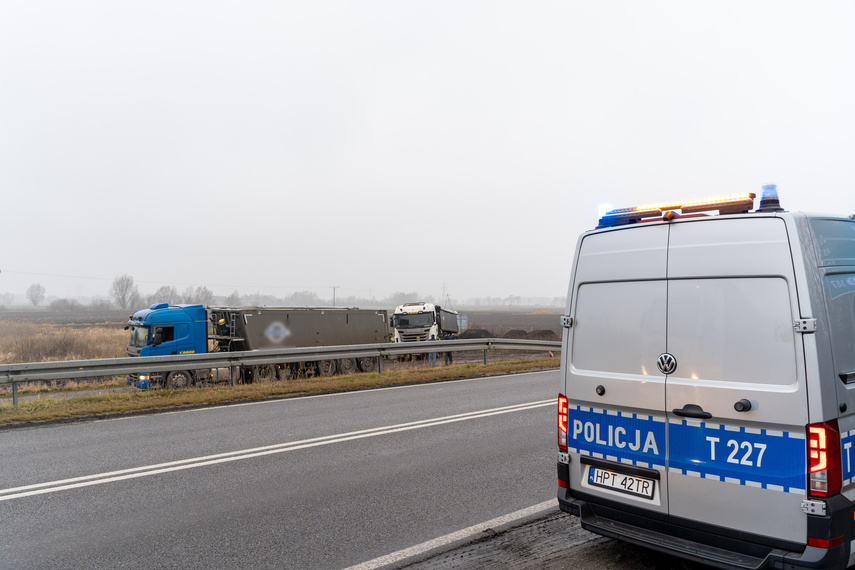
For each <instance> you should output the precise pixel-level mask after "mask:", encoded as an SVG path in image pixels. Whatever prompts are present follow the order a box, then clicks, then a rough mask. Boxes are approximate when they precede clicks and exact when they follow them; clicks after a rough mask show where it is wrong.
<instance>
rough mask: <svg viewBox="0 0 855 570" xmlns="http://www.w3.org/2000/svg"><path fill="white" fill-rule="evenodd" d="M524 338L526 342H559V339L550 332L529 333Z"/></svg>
mask: <svg viewBox="0 0 855 570" xmlns="http://www.w3.org/2000/svg"><path fill="white" fill-rule="evenodd" d="M525 338H527V339H528V340H561V337H559V336H558V335H557V334H555V332H554V331H551V330H539V331H531V332H530V333H528V334H526V335H525Z"/></svg>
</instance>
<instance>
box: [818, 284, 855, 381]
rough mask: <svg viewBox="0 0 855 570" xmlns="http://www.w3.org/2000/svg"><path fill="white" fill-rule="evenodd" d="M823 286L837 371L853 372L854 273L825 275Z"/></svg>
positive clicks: (840, 372) (854, 366)
mask: <svg viewBox="0 0 855 570" xmlns="http://www.w3.org/2000/svg"><path fill="white" fill-rule="evenodd" d="M825 286H826V289H827V291H828V305H829V306H828V320H829V323H830V325H831V350H832V351H833V356H834V363H835V365H836V366H837V373H838V374H842V373H848V372H855V273H838V274H836V275H826V276H825ZM851 382H853V380H850V383H851Z"/></svg>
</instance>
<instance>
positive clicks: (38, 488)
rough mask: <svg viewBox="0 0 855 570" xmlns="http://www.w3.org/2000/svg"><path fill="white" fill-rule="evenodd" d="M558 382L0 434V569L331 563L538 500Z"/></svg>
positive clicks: (342, 563)
mask: <svg viewBox="0 0 855 570" xmlns="http://www.w3.org/2000/svg"><path fill="white" fill-rule="evenodd" d="M557 374H558V373H557V371H551V372H541V373H534V374H519V375H513V376H505V377H494V378H484V379H475V380H468V381H458V382H447V383H441V384H430V385H421V386H410V387H401V388H394V389H386V390H373V391H365V392H355V393H347V394H335V395H329V396H320V397H311V398H300V399H290V400H279V401H271V402H264V403H257V404H244V405H236V406H225V407H218V408H207V409H200V410H193V411H183V412H173V413H167V414H157V415H148V416H137V417H130V418H123V419H116V420H108V421H87V422H74V423H67V424H54V425H50V426H45V427H34V428H25V429H12V430H4V431H0V442H2V443H0V449H2V452H3V457H2V467H0V568H39V569H41V568H93V567H101V568H307V569H309V568H344V567H348V566H351V565H356V564H359V563H362V562H366V561H371V560H374V559H377V558H379V557H382V556H384V555H387V554H388V553H391V552H396V551H400V550H403V549H407V548H410V547H412V546H413V545H416V544H420V543H423V542H425V541H428V540H430V539H432V538H435V537H440V536H444V535H448V534H449V533H454V532H456V531H459V530H460V529H464V528H467V527H470V526H472V525H476V524H478V523H482V522H483V521H487V520H490V519H494V518H496V517H501V516H503V515H507V514H508V513H512V512H515V511H518V510H520V509H525V508H527V507H531V506H532V505H537V504H540V503H543V502H544V501H547V500H550V499H552V500H554V498H555V493H556V486H555V458H554V456H555V426H554V423H555V404H554V399H555V394H556V386H557Z"/></svg>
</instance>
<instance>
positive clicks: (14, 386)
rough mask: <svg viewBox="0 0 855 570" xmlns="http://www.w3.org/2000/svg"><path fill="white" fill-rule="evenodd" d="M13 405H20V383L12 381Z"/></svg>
mask: <svg viewBox="0 0 855 570" xmlns="http://www.w3.org/2000/svg"><path fill="white" fill-rule="evenodd" d="M12 405H13V406H15V407H16V408H17V407H18V383H17V382H12Z"/></svg>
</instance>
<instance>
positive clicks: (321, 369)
mask: <svg viewBox="0 0 855 570" xmlns="http://www.w3.org/2000/svg"><path fill="white" fill-rule="evenodd" d="M334 374H335V360H321V361H319V362H318V375H319V376H323V377H325V378H326V377H328V376H332V375H334Z"/></svg>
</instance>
